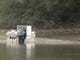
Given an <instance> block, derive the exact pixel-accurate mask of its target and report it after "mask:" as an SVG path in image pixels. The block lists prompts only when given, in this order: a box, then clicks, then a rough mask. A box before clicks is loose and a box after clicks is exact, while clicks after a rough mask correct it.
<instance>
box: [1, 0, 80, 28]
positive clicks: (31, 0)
mask: <svg viewBox="0 0 80 60" xmlns="http://www.w3.org/2000/svg"><path fill="white" fill-rule="evenodd" d="M79 23H80V0H0V28H15V27H16V25H19V24H24V25H32V26H33V27H35V28H38V29H52V28H74V27H77V28H79V26H80V24H79ZM76 24H77V25H76Z"/></svg>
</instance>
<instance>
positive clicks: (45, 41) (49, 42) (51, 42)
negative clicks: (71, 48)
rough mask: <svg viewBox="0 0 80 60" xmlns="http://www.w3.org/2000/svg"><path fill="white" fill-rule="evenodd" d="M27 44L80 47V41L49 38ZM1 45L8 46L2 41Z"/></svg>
mask: <svg viewBox="0 0 80 60" xmlns="http://www.w3.org/2000/svg"><path fill="white" fill-rule="evenodd" d="M27 43H35V44H39V45H44V44H45V45H80V41H70V40H65V41H64V40H59V39H48V38H35V42H30V41H28V42H27ZM0 44H6V40H2V39H0Z"/></svg>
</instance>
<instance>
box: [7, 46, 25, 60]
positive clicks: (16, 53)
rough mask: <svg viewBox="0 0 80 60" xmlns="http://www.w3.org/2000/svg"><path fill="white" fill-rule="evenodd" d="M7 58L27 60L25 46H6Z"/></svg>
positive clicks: (10, 59)
mask: <svg viewBox="0 0 80 60" xmlns="http://www.w3.org/2000/svg"><path fill="white" fill-rule="evenodd" d="M6 50H7V60H26V52H25V46H16V47H10V46H9V47H6Z"/></svg>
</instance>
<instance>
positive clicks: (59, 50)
mask: <svg viewBox="0 0 80 60" xmlns="http://www.w3.org/2000/svg"><path fill="white" fill-rule="evenodd" d="M0 60H80V46H79V45H35V46H32V47H31V45H28V47H26V46H24V45H22V46H15V47H11V46H6V45H4V44H1V45H0Z"/></svg>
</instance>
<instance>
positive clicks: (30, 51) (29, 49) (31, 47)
mask: <svg viewBox="0 0 80 60" xmlns="http://www.w3.org/2000/svg"><path fill="white" fill-rule="evenodd" d="M34 56H35V44H34V43H28V44H26V58H27V60H34Z"/></svg>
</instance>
